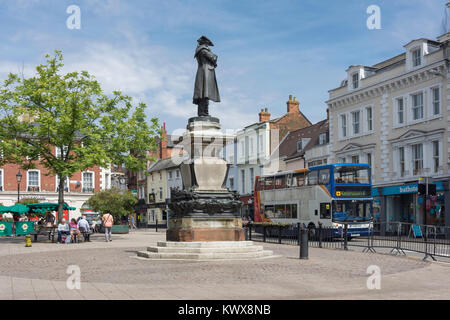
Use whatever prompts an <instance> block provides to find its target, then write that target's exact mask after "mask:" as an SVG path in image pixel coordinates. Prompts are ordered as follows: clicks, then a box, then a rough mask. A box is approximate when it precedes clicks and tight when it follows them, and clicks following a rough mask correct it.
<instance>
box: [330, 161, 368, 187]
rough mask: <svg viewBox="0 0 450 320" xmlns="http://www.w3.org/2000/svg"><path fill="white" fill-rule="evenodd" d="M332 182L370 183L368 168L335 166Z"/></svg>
mask: <svg viewBox="0 0 450 320" xmlns="http://www.w3.org/2000/svg"><path fill="white" fill-rule="evenodd" d="M334 182H335V183H336V184H370V169H369V168H367V167H360V166H348V165H346V166H336V167H335V168H334Z"/></svg>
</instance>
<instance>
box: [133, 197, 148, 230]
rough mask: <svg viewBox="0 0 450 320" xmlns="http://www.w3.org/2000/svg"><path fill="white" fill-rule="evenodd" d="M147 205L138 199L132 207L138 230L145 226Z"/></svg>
mask: <svg viewBox="0 0 450 320" xmlns="http://www.w3.org/2000/svg"><path fill="white" fill-rule="evenodd" d="M147 207H148V205H147V203H146V202H145V200H144V199H139V200H138V202H137V204H136V205H135V207H134V212H135V213H136V226H137V227H138V228H143V227H146V226H147Z"/></svg>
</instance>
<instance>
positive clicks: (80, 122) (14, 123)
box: [0, 51, 159, 216]
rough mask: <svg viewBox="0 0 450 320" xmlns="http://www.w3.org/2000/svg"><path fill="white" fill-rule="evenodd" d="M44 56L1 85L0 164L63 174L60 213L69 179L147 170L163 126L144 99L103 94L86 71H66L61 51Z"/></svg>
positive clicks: (96, 82)
mask: <svg viewBox="0 0 450 320" xmlns="http://www.w3.org/2000/svg"><path fill="white" fill-rule="evenodd" d="M45 57H46V59H47V61H46V63H45V64H41V65H39V66H37V67H36V74H35V75H34V76H33V77H30V78H24V77H20V76H19V75H17V74H12V73H10V74H9V76H8V78H7V79H6V80H5V81H4V83H3V85H1V86H0V154H1V155H2V156H1V157H0V166H2V165H4V164H5V163H16V164H19V165H20V167H21V168H22V169H25V170H27V169H31V168H34V167H35V166H36V163H37V162H38V161H39V162H40V164H41V165H42V166H43V167H45V168H46V169H47V171H48V173H47V174H54V175H58V176H59V177H63V178H62V179H60V183H59V190H60V193H59V199H58V202H59V204H60V210H59V211H60V213H61V215H60V216H62V203H63V201H64V200H63V199H64V179H65V177H68V178H70V177H71V176H72V175H73V174H74V173H75V172H78V171H84V170H86V169H88V168H91V167H93V166H94V165H98V166H100V167H107V166H108V165H110V164H116V165H123V166H124V167H125V168H127V169H128V170H131V171H139V170H143V169H145V167H146V165H147V162H148V161H151V160H152V159H151V158H150V157H149V155H148V154H149V153H148V151H149V150H155V149H156V142H155V139H154V137H155V136H157V135H158V134H159V125H158V120H157V119H156V118H152V119H150V120H149V121H148V120H147V119H146V114H145V109H146V105H145V104H144V103H138V104H137V105H133V104H132V99H131V97H129V96H126V95H123V94H122V93H121V92H120V91H114V92H112V94H109V95H107V94H105V93H104V92H103V90H102V88H101V86H100V84H99V82H98V81H96V80H95V78H94V77H93V76H91V75H90V74H89V73H88V72H87V71H81V72H69V73H65V74H64V73H62V71H61V70H62V67H63V55H62V53H61V52H60V51H55V54H54V55H53V56H50V55H46V56H45ZM55 147H56V149H57V150H58V153H57V152H55ZM130 150H133V153H130Z"/></svg>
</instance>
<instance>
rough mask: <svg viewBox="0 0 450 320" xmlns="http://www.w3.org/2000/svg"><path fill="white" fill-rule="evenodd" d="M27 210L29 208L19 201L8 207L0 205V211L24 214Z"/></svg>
mask: <svg viewBox="0 0 450 320" xmlns="http://www.w3.org/2000/svg"><path fill="white" fill-rule="evenodd" d="M28 211H30V208H28V207H27V206H26V205H24V204H20V203H19V204H15V205H13V206H9V207H5V206H0V213H6V212H9V213H17V214H25V213H28Z"/></svg>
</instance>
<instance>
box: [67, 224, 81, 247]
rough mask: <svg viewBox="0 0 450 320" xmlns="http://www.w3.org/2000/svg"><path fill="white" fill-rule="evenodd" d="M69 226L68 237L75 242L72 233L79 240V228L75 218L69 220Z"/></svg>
mask: <svg viewBox="0 0 450 320" xmlns="http://www.w3.org/2000/svg"><path fill="white" fill-rule="evenodd" d="M69 226H70V238H71V241H72V242H75V237H74V235H75V236H76V237H77V240H79V239H80V230H79V229H78V224H77V220H75V219H74V218H72V220H70V223H69Z"/></svg>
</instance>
